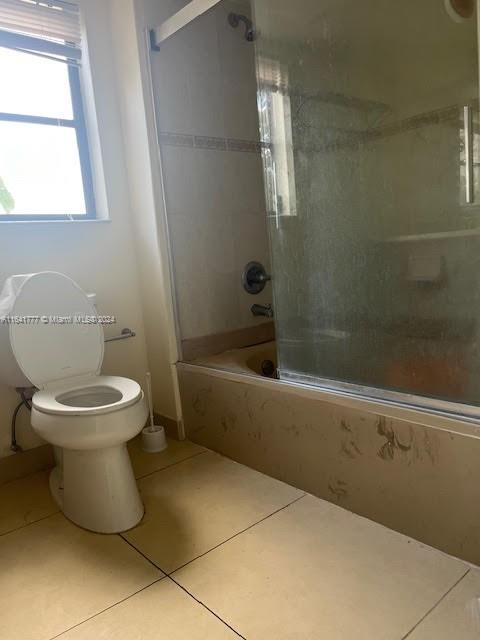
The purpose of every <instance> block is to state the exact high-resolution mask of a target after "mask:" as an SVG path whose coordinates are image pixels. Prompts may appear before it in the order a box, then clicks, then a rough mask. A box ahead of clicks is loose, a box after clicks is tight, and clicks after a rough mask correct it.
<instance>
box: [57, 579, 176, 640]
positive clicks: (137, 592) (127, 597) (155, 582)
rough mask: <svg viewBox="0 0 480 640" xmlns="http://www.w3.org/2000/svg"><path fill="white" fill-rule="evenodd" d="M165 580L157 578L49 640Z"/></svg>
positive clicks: (59, 636)
mask: <svg viewBox="0 0 480 640" xmlns="http://www.w3.org/2000/svg"><path fill="white" fill-rule="evenodd" d="M165 578H166V576H160V578H158V579H157V580H154V581H153V582H150V584H147V585H145V586H144V587H142V588H141V589H138V591H135V592H134V593H131V594H130V595H128V596H126V597H125V598H122V599H121V600H119V601H118V602H114V603H113V604H111V605H110V606H108V607H106V608H105V609H102V610H101V611H97V613H94V614H93V615H92V616H89V617H88V618H85V620H82V621H81V622H77V624H74V625H73V626H72V627H69V628H68V629H65V630H64V631H62V632H61V633H58V634H57V635H56V636H52V637H51V638H50V639H49V640H55V638H61V637H62V636H63V635H64V634H65V633H68V632H69V631H71V630H72V629H75V628H76V627H81V626H82V624H85V622H88V621H89V620H93V618H96V617H97V616H100V615H101V614H102V613H105V611H109V609H113V607H116V606H117V605H119V604H122V602H126V601H127V600H130V598H133V596H136V595H137V594H139V593H141V592H142V591H145V589H148V588H149V587H151V586H152V585H154V584H157V582H160V581H161V580H165Z"/></svg>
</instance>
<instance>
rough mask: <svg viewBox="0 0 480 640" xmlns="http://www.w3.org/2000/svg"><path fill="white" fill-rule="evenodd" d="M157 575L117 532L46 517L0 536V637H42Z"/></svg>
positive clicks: (42, 639) (39, 639)
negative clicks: (100, 531)
mask: <svg viewBox="0 0 480 640" xmlns="http://www.w3.org/2000/svg"><path fill="white" fill-rule="evenodd" d="M161 576H162V574H161V572H159V571H157V570H156V569H155V568H154V567H152V565H151V564H150V563H148V562H147V561H146V560H144V559H143V558H142V557H141V556H140V555H139V554H138V553H136V552H135V551H134V550H133V549H132V548H131V547H130V546H129V545H128V544H127V543H126V542H125V541H124V540H122V539H121V538H120V537H119V536H102V535H98V534H93V533H88V532H87V531H84V530H83V529H80V528H79V527H76V526H75V525H73V524H71V523H70V522H68V521H67V520H66V519H65V518H64V517H63V515H61V514H58V515H54V516H52V517H50V518H46V519H45V520H42V521H40V522H36V523H34V524H31V525H29V526H28V527H24V528H23V529H19V530H18V531H14V532H12V533H8V534H7V535H5V536H2V537H0V611H1V613H0V638H1V639H2V640H47V639H49V638H51V637H52V636H55V635H56V634H58V633H61V632H62V631H65V630H66V629H68V628H70V627H72V626H73V625H75V624H77V623H79V622H81V621H83V620H85V619H86V618H88V617H90V616H92V615H94V614H95V613H98V612H100V611H102V610H103V609H105V608H106V607H108V606H110V605H112V604H114V603H116V602H118V601H119V600H121V599H123V598H125V597H127V596H128V595H131V594H133V593H135V592H136V591H138V590H139V589H141V588H143V587H145V586H147V585H148V584H151V583H152V582H153V581H155V580H156V579H158V578H160V577H161Z"/></svg>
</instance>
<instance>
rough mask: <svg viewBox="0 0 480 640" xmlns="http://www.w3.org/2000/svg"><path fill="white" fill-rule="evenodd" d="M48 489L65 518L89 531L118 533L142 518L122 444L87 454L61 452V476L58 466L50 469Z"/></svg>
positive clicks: (136, 491)
mask: <svg viewBox="0 0 480 640" xmlns="http://www.w3.org/2000/svg"><path fill="white" fill-rule="evenodd" d="M62 475H63V482H62ZM62 485H63V488H62ZM50 489H51V491H52V494H53V497H54V498H55V501H56V502H57V504H58V505H59V506H60V508H61V510H62V511H63V512H64V514H65V516H66V517H67V518H68V519H69V520H72V522H74V523H75V524H78V525H79V526H80V527H83V528H84V529H89V530H90V531H95V532H97V533H121V532H122V531H127V530H128V529H131V528H132V527H134V526H135V525H136V524H138V523H139V522H140V520H141V519H142V517H143V513H144V508H143V503H142V501H141V499H140V495H139V493H138V488H137V483H136V481H135V476H134V474H133V469H132V464H131V462H130V458H129V455H128V451H127V447H126V444H122V445H119V446H116V447H109V448H107V449H96V450H95V449H94V450H87V451H74V450H70V449H63V474H62V473H61V470H60V469H59V467H55V469H53V471H52V473H51V475H50Z"/></svg>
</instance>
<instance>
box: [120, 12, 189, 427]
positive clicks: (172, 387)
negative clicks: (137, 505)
mask: <svg viewBox="0 0 480 640" xmlns="http://www.w3.org/2000/svg"><path fill="white" fill-rule="evenodd" d="M109 4H110V23H111V28H112V33H113V52H114V59H115V67H116V68H115V74H116V82H117V90H118V96H119V103H120V108H121V113H122V126H123V134H124V141H125V159H126V163H127V170H128V183H129V188H130V196H131V206H132V222H133V228H134V231H135V241H136V248H137V257H138V264H139V270H140V284H141V290H142V299H143V306H144V318H145V331H146V336H147V343H148V353H149V363H150V368H151V371H152V383H153V395H154V407H155V410H156V411H157V412H158V413H160V414H163V415H165V416H167V417H169V418H172V419H174V420H176V421H181V408H180V401H179V396H178V390H177V377H176V370H175V363H176V361H177V359H178V357H177V342H176V331H175V318H174V309H173V304H172V296H173V294H172V290H171V287H170V267H169V258H168V241H167V230H166V226H165V214H164V208H163V189H162V179H161V175H162V174H161V167H160V159H159V155H158V145H157V141H156V135H155V119H154V114H153V105H152V102H151V85H150V79H149V65H148V58H147V56H148V51H147V48H146V40H145V27H146V24H147V21H146V18H145V17H144V15H143V7H142V3H141V2H139V3H138V6H136V4H137V3H136V2H135V1H134V0H110V3H109Z"/></svg>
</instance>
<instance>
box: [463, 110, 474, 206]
mask: <svg viewBox="0 0 480 640" xmlns="http://www.w3.org/2000/svg"><path fill="white" fill-rule="evenodd" d="M463 133H464V136H465V140H464V145H465V147H464V148H465V201H466V203H467V204H473V202H474V199H475V198H474V192H473V118H472V107H470V106H465V107H463Z"/></svg>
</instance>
